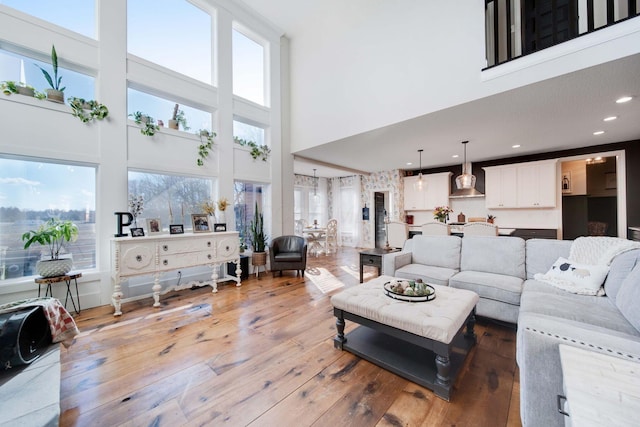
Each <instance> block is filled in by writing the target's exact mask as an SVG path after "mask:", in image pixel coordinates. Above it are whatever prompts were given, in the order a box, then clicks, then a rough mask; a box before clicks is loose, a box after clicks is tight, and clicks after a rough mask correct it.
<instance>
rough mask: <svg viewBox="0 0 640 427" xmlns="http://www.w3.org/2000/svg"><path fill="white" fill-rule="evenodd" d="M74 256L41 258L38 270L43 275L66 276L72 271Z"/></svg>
mask: <svg viewBox="0 0 640 427" xmlns="http://www.w3.org/2000/svg"><path fill="white" fill-rule="evenodd" d="M71 267H73V258H59V259H46V260H40V261H38V262H37V263H36V272H37V273H38V274H39V275H41V276H42V277H57V276H64V275H65V274H67V273H68V272H70V271H71Z"/></svg>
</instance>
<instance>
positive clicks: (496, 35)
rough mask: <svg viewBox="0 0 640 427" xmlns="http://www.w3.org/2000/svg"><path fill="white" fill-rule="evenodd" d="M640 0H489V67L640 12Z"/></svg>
mask: <svg viewBox="0 0 640 427" xmlns="http://www.w3.org/2000/svg"><path fill="white" fill-rule="evenodd" d="M639 12H640V0H485V33H486V48H487V68H490V67H493V66H496V65H500V64H502V63H505V62H508V61H511V60H512V59H515V58H518V57H520V56H523V55H527V54H529V53H533V52H537V51H539V50H542V49H545V48H547V47H551V46H554V45H556V44H559V43H563V42H565V41H568V40H571V39H574V38H576V37H579V36H581V35H583V34H587V33H590V32H593V31H595V30H598V29H601V28H604V27H607V26H610V25H614V24H617V23H619V22H621V21H624V20H626V19H630V18H634V17H636V16H638V15H640V13H639Z"/></svg>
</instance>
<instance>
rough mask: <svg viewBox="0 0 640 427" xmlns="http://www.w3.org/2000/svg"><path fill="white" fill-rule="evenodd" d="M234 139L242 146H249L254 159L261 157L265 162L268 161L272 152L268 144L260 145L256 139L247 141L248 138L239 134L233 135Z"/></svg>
mask: <svg viewBox="0 0 640 427" xmlns="http://www.w3.org/2000/svg"><path fill="white" fill-rule="evenodd" d="M233 141H234V142H235V143H236V144H238V145H240V146H241V147H249V148H250V149H251V150H250V151H249V154H250V155H251V157H252V158H253V160H256V159H257V158H258V157H260V159H261V160H262V161H263V162H266V161H267V159H268V158H269V154H271V148H269V147H268V146H267V145H258V143H257V142H255V141H247V140H246V139H242V138H238V137H237V136H234V137H233Z"/></svg>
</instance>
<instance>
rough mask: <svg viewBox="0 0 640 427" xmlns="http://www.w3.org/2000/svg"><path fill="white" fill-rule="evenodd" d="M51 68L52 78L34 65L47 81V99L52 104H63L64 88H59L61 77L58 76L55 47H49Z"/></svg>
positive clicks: (45, 71)
mask: <svg viewBox="0 0 640 427" xmlns="http://www.w3.org/2000/svg"><path fill="white" fill-rule="evenodd" d="M51 66H52V67H53V77H52V76H51V75H50V74H49V73H48V72H47V70H45V69H44V68H42V67H41V66H39V65H37V64H36V67H38V68H40V71H42V74H44V78H45V79H47V82H48V83H49V86H51V89H47V99H48V100H49V101H53V102H59V103H61V104H64V90H65V88H64V87H60V83H61V82H62V76H58V54H57V53H56V46H55V45H52V46H51Z"/></svg>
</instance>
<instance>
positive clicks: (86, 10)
mask: <svg viewBox="0 0 640 427" xmlns="http://www.w3.org/2000/svg"><path fill="white" fill-rule="evenodd" d="M0 4H3V5H6V6H9V7H12V8H14V9H17V10H19V11H21V12H24V13H28V14H29V15H32V16H35V17H36V18H40V19H43V20H45V21H49V22H51V23H54V24H56V25H59V26H61V27H64V28H67V29H69V30H71V31H75V32H76V33H80V34H82V35H84V36H87V37H91V38H96V34H95V33H96V30H95V28H96V26H95V4H96V1H95V0H56V1H52V0H0ZM70 11H73V12H72V13H70Z"/></svg>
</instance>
